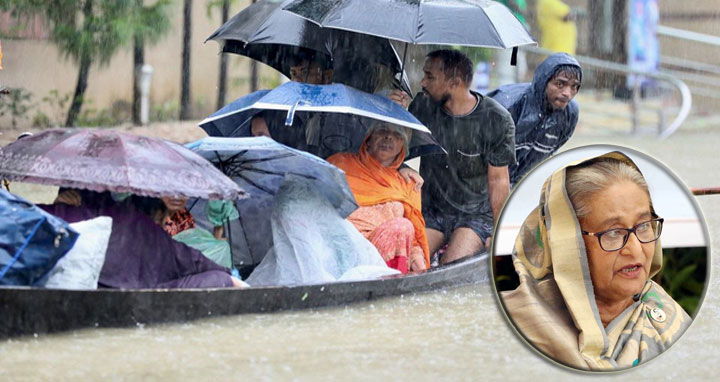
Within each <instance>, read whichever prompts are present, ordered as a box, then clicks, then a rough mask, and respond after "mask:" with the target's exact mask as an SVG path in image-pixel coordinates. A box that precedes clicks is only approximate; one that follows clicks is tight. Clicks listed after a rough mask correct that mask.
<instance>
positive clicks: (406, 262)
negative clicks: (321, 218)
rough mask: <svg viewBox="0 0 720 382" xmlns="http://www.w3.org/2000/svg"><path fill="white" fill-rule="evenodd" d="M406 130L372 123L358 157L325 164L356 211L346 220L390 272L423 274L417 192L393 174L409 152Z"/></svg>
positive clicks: (425, 253) (425, 258) (424, 249)
mask: <svg viewBox="0 0 720 382" xmlns="http://www.w3.org/2000/svg"><path fill="white" fill-rule="evenodd" d="M409 141H410V137H409V131H407V130H406V129H405V128H403V127H399V126H396V125H392V124H388V123H382V122H379V123H375V124H374V125H373V126H372V127H371V128H370V129H369V131H368V134H367V136H366V137H365V140H364V141H363V144H362V146H360V150H359V152H358V153H339V154H335V155H333V156H331V157H330V158H328V162H330V163H332V164H333V165H335V166H337V167H339V168H341V169H342V170H343V171H345V173H346V176H347V180H348V184H349V185H350V190H352V193H353V195H354V196H355V200H356V201H357V203H358V205H359V206H360V207H359V208H358V209H357V210H355V211H354V212H353V213H352V214H350V216H349V217H348V220H349V221H350V222H351V223H352V224H353V225H354V226H355V227H356V228H357V229H358V231H360V232H361V233H362V234H363V236H365V238H367V239H368V240H369V241H370V242H371V243H372V244H373V245H374V246H375V247H376V248H377V249H378V252H380V254H381V255H382V256H383V258H384V259H385V262H386V263H387V264H388V266H390V267H391V268H395V269H397V270H399V271H401V272H402V273H407V272H408V271H419V270H424V269H427V268H428V267H429V265H430V254H429V250H428V245H427V238H426V236H425V220H424V219H423V217H422V212H421V203H420V192H419V191H417V190H415V186H414V184H412V183H408V182H406V181H405V180H404V179H403V177H402V176H401V175H400V173H399V172H398V168H399V167H400V165H402V163H403V160H404V159H405V155H406V154H407V150H408V143H409Z"/></svg>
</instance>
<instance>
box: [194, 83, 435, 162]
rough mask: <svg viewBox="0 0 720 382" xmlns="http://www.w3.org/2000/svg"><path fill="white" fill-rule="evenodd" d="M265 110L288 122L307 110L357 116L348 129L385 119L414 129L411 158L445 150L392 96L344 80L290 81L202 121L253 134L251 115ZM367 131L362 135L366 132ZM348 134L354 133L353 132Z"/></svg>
mask: <svg viewBox="0 0 720 382" xmlns="http://www.w3.org/2000/svg"><path fill="white" fill-rule="evenodd" d="M264 110H279V111H284V112H286V113H287V114H286V115H287V118H286V121H285V124H286V125H287V126H291V125H293V120H294V119H295V115H296V114H307V113H339V114H345V115H348V116H349V117H358V118H357V121H358V122H354V123H347V124H343V125H342V126H343V128H348V129H367V128H368V126H369V125H370V121H372V120H379V121H384V122H388V123H392V124H395V125H399V126H404V127H407V128H409V129H411V131H412V132H413V140H412V141H413V144H414V146H411V147H410V152H409V155H408V158H411V157H415V156H419V155H425V154H430V153H444V152H445V151H444V150H443V149H442V147H440V145H439V144H438V143H437V141H436V140H435V138H433V137H432V135H431V133H430V130H428V129H427V127H425V126H424V125H423V124H422V123H420V121H418V120H417V118H415V116H413V115H412V114H410V112H408V111H407V110H405V109H404V108H402V107H401V106H400V105H398V104H396V103H395V102H393V101H391V100H390V99H389V98H386V97H383V96H379V95H374V94H368V93H365V92H361V91H359V90H356V89H353V88H351V87H348V86H345V85H342V84H331V85H309V84H302V83H297V82H287V83H285V84H282V85H280V86H278V87H277V88H275V89H273V90H260V91H257V92H253V93H250V94H248V95H247V96H244V97H241V98H239V99H237V100H235V101H234V102H232V103H231V104H229V105H227V106H225V107H223V108H222V109H220V110H218V111H217V112H215V113H214V114H212V115H211V116H209V117H208V118H206V119H205V120H203V121H202V122H200V127H201V128H203V129H204V130H205V131H206V132H207V133H208V135H211V136H224V137H239V136H250V135H251V133H250V121H251V120H252V117H254V116H255V115H256V114H258V113H260V112H261V111H264ZM364 131H365V130H363V134H361V136H364ZM347 135H348V136H349V135H351V134H350V132H348V134H347Z"/></svg>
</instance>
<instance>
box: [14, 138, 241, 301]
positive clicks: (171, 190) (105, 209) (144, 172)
mask: <svg viewBox="0 0 720 382" xmlns="http://www.w3.org/2000/svg"><path fill="white" fill-rule="evenodd" d="M169 174H172V176H168V175H169ZM0 177H3V178H9V179H11V180H20V181H25V182H31V183H40V184H51V185H57V186H61V187H65V188H71V189H81V190H82V191H83V192H86V193H88V194H89V195H90V196H89V197H88V198H86V200H83V201H82V205H80V206H72V205H68V204H64V203H54V204H51V205H39V207H40V208H42V209H44V210H45V211H47V212H49V213H51V214H53V215H55V216H58V217H60V218H62V219H64V220H66V221H68V222H78V221H82V220H87V219H91V218H94V217H97V216H110V217H112V218H113V223H112V233H111V235H110V243H109V245H108V250H107V252H106V259H105V264H104V266H103V268H102V271H101V274H100V279H99V282H98V283H99V285H100V286H102V287H109V288H174V287H179V288H206V287H231V286H239V285H242V283H241V282H240V280H238V279H235V278H233V277H231V276H230V272H229V270H228V269H227V268H223V267H221V266H218V265H216V264H215V263H213V262H212V261H211V260H209V259H207V258H205V257H204V256H203V255H202V254H201V253H200V252H198V251H196V250H194V249H192V248H190V247H187V246H185V245H184V244H182V243H178V242H176V241H174V240H172V238H171V237H170V236H169V235H168V234H167V233H166V232H164V231H163V229H162V228H161V227H160V226H158V225H157V224H155V223H154V222H153V221H152V219H151V218H150V217H149V216H147V215H146V214H144V213H142V212H140V211H138V210H137V209H134V208H128V206H127V205H120V204H118V203H113V201H112V197H111V196H110V192H132V193H135V194H140V195H144V196H152V197H164V196H173V197H202V198H228V199H236V198H238V197H244V196H245V195H246V193H245V191H244V190H242V189H240V188H239V187H238V186H237V185H236V184H235V183H233V182H232V181H231V180H230V179H228V178H227V177H225V176H224V175H223V174H222V173H220V172H219V171H218V170H216V169H215V168H214V167H213V166H212V165H211V164H210V163H209V162H207V161H206V160H205V159H203V158H201V157H199V156H197V155H196V154H194V153H192V152H191V151H189V150H187V149H185V148H183V147H182V146H179V145H177V144H174V143H171V142H168V141H164V140H160V139H153V138H148V137H141V136H135V135H132V134H126V133H119V132H115V131H112V130H93V129H75V130H73V129H62V130H48V131H45V132H42V133H40V134H36V135H34V136H32V137H26V138H23V139H21V140H18V141H15V142H13V143H11V144H9V145H7V146H5V147H3V148H2V149H0ZM93 191H94V192H93ZM98 192H100V193H101V194H98Z"/></svg>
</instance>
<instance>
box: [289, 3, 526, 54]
mask: <svg viewBox="0 0 720 382" xmlns="http://www.w3.org/2000/svg"><path fill="white" fill-rule="evenodd" d="M283 9H285V10H288V11H290V12H293V13H296V14H298V15H299V16H302V17H304V18H306V19H308V20H310V21H312V22H314V23H316V24H318V25H320V26H322V27H325V28H333V29H339V30H345V31H352V32H358V33H365V34H369V35H373V36H378V37H385V38H388V39H393V40H399V41H404V42H405V43H410V44H437V45H462V46H476V47H489V48H502V49H507V48H517V47H518V46H521V45H528V44H534V43H535V41H534V40H533V39H532V37H531V36H530V34H529V33H528V32H527V30H525V27H523V25H522V24H521V23H520V21H519V20H518V19H517V18H516V17H515V16H514V15H513V14H512V13H511V12H510V11H509V10H508V9H507V7H505V6H504V5H502V4H500V3H498V2H495V1H489V0H293V1H291V2H290V3H289V4H288V5H286V6H285V7H284V8H283ZM405 47H406V49H407V45H406V46H405ZM403 61H404V58H403Z"/></svg>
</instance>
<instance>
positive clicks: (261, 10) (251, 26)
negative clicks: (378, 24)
mask: <svg viewBox="0 0 720 382" xmlns="http://www.w3.org/2000/svg"><path fill="white" fill-rule="evenodd" d="M289 2H290V0H264V1H259V2H257V3H255V4H252V5H250V6H248V7H247V8H245V9H243V10H242V11H240V12H239V13H238V14H236V15H235V16H234V17H233V18H231V19H230V20H228V22H226V23H225V24H223V25H222V26H221V27H220V28H218V29H217V30H216V31H215V32H214V33H213V34H212V35H210V37H208V40H215V41H218V42H220V43H222V44H223V52H228V53H236V54H240V55H243V56H247V57H250V58H252V59H254V60H257V61H260V62H263V63H265V64H267V65H269V66H271V67H273V68H275V69H276V70H278V71H280V72H281V73H283V74H285V75H286V76H288V77H290V63H291V62H292V58H293V57H297V56H298V55H301V54H304V55H306V54H307V52H308V51H311V52H313V53H315V54H322V55H324V57H325V58H326V59H327V60H328V61H329V62H332V64H333V69H334V82H337V83H343V84H346V85H350V86H353V87H355V88H358V89H361V90H364V91H367V92H373V91H374V90H375V87H376V85H377V83H378V82H379V81H380V79H379V78H378V77H379V76H382V75H383V74H386V77H387V78H386V79H388V80H390V81H393V82H395V83H396V84H397V85H396V86H398V85H399V84H400V81H399V80H398V79H399V78H400V69H401V66H402V65H401V61H400V58H399V56H398V55H397V53H396V52H395V49H394V48H393V46H392V44H390V42H389V41H388V40H386V39H383V38H378V37H374V36H368V35H365V34H358V33H352V32H346V31H340V30H333V29H325V28H320V27H318V26H317V25H315V24H314V23H311V22H309V21H307V20H305V19H303V18H301V17H298V16H297V15H295V14H293V13H290V12H287V11H284V10H282V7H283V6H284V5H287V4H288V3H289ZM383 72H386V73H383ZM399 86H400V87H403V88H406V89H409V88H410V87H409V85H408V81H407V78H404V80H403V84H402V85H399Z"/></svg>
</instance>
